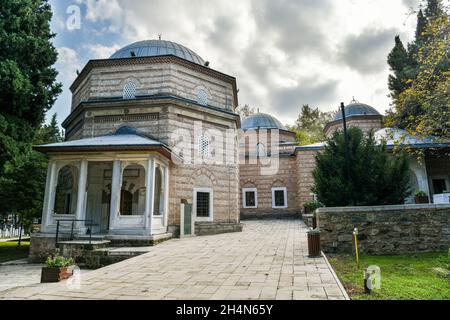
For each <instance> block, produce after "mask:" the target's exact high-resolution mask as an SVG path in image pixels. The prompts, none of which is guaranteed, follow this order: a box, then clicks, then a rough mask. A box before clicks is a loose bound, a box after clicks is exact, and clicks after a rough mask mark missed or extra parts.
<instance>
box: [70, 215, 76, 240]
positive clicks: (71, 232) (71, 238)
mask: <svg viewBox="0 0 450 320" xmlns="http://www.w3.org/2000/svg"><path fill="white" fill-rule="evenodd" d="M74 223H75V220H72V228H71V230H70V240H73V224H74Z"/></svg>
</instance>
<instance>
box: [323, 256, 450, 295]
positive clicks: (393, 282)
mask: <svg viewBox="0 0 450 320" xmlns="http://www.w3.org/2000/svg"><path fill="white" fill-rule="evenodd" d="M449 254H450V252H449V253H447V252H437V253H421V254H411V255H401V256H362V257H361V258H360V263H361V267H360V269H359V270H357V268H356V263H355V259H354V257H353V256H351V255H330V256H329V260H330V263H331V265H332V266H333V268H334V270H335V271H336V274H337V275H338V277H339V279H340V280H341V282H342V284H343V285H344V287H345V289H346V290H347V293H348V294H349V295H350V297H351V298H352V299H354V300H450V256H449ZM373 265H374V266H378V267H380V269H381V289H380V290H374V291H373V292H372V294H370V295H366V294H364V274H363V272H364V270H365V269H366V268H367V267H368V266H373Z"/></svg>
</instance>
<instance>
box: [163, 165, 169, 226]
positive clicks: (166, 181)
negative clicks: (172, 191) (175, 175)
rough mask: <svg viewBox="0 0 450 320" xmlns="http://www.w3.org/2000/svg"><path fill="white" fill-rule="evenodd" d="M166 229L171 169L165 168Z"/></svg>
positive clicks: (165, 224)
mask: <svg viewBox="0 0 450 320" xmlns="http://www.w3.org/2000/svg"><path fill="white" fill-rule="evenodd" d="M164 179H165V183H164V227H166V231H167V224H168V219H169V167H164Z"/></svg>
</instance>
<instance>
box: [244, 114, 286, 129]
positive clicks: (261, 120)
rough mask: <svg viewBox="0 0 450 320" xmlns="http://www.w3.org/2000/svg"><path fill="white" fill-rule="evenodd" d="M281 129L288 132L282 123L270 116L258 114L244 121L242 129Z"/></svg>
mask: <svg viewBox="0 0 450 320" xmlns="http://www.w3.org/2000/svg"><path fill="white" fill-rule="evenodd" d="M259 128H261V129H280V130H286V127H285V126H283V125H282V124H281V122H280V121H279V120H278V119H276V118H275V117H273V116H271V115H270V114H266V113H256V114H252V115H250V116H248V117H247V118H245V119H244V120H242V129H243V130H250V129H259Z"/></svg>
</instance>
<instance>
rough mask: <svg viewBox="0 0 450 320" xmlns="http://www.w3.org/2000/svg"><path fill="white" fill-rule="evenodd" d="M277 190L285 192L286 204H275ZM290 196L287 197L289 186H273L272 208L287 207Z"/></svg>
mask: <svg viewBox="0 0 450 320" xmlns="http://www.w3.org/2000/svg"><path fill="white" fill-rule="evenodd" d="M276 191H283V193H284V206H276V205H275V192H276ZM287 200H288V198H287V188H286V187H278V188H272V209H287V208H288V207H289V206H288V201H287Z"/></svg>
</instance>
